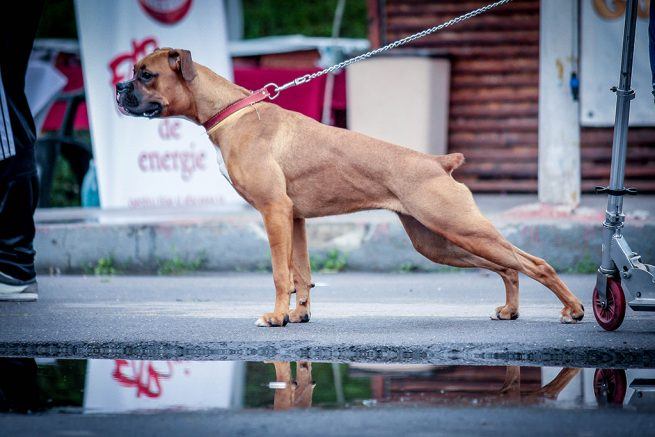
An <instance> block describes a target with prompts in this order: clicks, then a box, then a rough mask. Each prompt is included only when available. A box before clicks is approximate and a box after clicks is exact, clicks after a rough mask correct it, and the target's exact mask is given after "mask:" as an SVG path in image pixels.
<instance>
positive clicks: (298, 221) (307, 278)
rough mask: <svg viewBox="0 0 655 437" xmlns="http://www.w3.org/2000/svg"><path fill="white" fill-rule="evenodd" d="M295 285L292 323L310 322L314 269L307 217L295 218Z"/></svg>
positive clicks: (293, 256) (290, 319)
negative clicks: (312, 267) (310, 294)
mask: <svg viewBox="0 0 655 437" xmlns="http://www.w3.org/2000/svg"><path fill="white" fill-rule="evenodd" d="M291 263H292V264H293V283H294V284H293V285H294V287H295V289H296V309H294V310H293V311H291V314H290V315H289V321H290V322H291V323H304V322H309V318H310V317H311V312H310V308H309V290H310V289H311V288H312V286H313V285H312V277H311V276H312V270H311V267H310V265H309V253H308V252H307V233H306V231H305V219H303V218H295V219H293V255H292V256H291Z"/></svg>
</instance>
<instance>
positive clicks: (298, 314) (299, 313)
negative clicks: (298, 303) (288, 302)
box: [289, 308, 312, 323]
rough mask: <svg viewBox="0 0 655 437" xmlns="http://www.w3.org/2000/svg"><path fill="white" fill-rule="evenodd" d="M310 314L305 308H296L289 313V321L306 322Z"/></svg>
mask: <svg viewBox="0 0 655 437" xmlns="http://www.w3.org/2000/svg"><path fill="white" fill-rule="evenodd" d="M311 316H312V314H311V313H310V312H309V311H307V310H306V309H305V308H296V309H295V310H293V311H291V313H290V314H289V322H291V323H307V322H309V318H310V317H311Z"/></svg>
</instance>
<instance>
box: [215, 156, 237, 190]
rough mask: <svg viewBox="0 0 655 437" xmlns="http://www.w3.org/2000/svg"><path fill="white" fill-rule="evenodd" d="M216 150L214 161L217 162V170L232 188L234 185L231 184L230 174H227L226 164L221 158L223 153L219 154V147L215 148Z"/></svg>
mask: <svg viewBox="0 0 655 437" xmlns="http://www.w3.org/2000/svg"><path fill="white" fill-rule="evenodd" d="M215 148H216V161H217V162H218V168H219V170H220V171H221V174H222V175H223V177H225V179H227V181H228V182H229V183H230V185H232V186H233V187H234V184H233V183H232V179H230V174H229V173H228V172H227V163H226V162H225V158H224V157H223V153H221V148H220V147H215Z"/></svg>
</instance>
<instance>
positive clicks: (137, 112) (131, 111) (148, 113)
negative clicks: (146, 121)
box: [117, 101, 164, 118]
mask: <svg viewBox="0 0 655 437" xmlns="http://www.w3.org/2000/svg"><path fill="white" fill-rule="evenodd" d="M117 106H118V110H119V111H120V112H121V114H123V115H132V116H136V117H146V118H154V117H157V116H159V115H161V113H162V111H163V109H164V107H163V105H162V104H161V103H159V102H150V103H148V104H147V105H146V106H145V107H143V108H130V107H129V106H125V105H123V104H122V103H121V102H120V101H118V102H117Z"/></svg>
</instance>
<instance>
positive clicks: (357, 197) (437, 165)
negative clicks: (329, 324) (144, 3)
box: [116, 48, 584, 326]
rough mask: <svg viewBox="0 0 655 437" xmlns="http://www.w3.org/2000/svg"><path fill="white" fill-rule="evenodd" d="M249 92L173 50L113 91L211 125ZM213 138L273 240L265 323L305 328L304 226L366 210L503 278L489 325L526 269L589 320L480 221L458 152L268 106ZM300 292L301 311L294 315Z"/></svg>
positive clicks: (538, 264)
mask: <svg viewBox="0 0 655 437" xmlns="http://www.w3.org/2000/svg"><path fill="white" fill-rule="evenodd" d="M250 95H251V93H250V92H249V91H248V90H246V89H244V88H242V87H240V86H237V85H235V84H233V83H231V82H229V81H228V80H226V79H224V78H223V77H221V76H219V75H217V74H216V73H214V72H212V71H211V70H210V69H208V68H207V67H204V66H202V65H200V64H197V63H195V62H193V60H192V59H191V53H189V52H188V51H187V50H180V49H170V48H163V49H158V50H156V51H155V52H153V53H151V54H150V55H148V56H146V57H145V58H143V59H142V60H141V61H140V62H138V63H137V64H136V66H135V67H134V77H133V78H132V79H131V80H128V81H125V82H122V83H119V84H118V85H117V86H116V101H117V104H118V107H119V109H120V110H121V111H122V112H123V113H126V114H129V115H134V116H141V117H148V118H154V117H183V118H186V119H189V120H191V121H193V122H195V123H197V124H203V125H205V126H206V127H208V126H207V123H208V121H211V120H213V119H215V116H216V115H217V113H219V111H221V110H224V109H225V108H227V107H229V106H230V105H232V104H234V103H235V102H240V101H242V99H244V98H246V97H248V96H250ZM390 104H393V102H390ZM210 124H211V123H210ZM208 129H209V130H208V134H209V137H210V139H211V141H212V142H213V143H214V144H215V145H216V147H218V148H219V149H220V153H221V154H222V156H223V159H224V160H225V163H226V167H227V172H228V174H229V177H230V179H231V182H232V185H233V186H234V188H235V189H236V190H237V192H238V193H239V194H240V195H241V196H242V197H243V198H244V199H245V200H246V201H247V202H248V203H249V204H250V205H252V206H253V207H254V208H256V209H257V210H258V211H259V212H260V213H261V215H262V218H263V221H264V227H265V229H266V233H267V235H268V241H269V244H270V249H271V260H272V265H273V281H274V284H275V307H274V309H273V311H272V312H270V313H266V314H264V315H262V316H261V317H260V318H259V319H258V320H257V322H256V324H257V325H259V326H284V325H286V324H287V322H292V323H298V322H307V321H309V318H310V299H309V292H310V289H311V288H312V286H313V284H312V281H311V271H310V266H309V256H308V253H307V237H306V234H305V219H308V218H311V217H320V216H327V215H334V214H343V213H348V212H353V211H361V210H367V209H387V210H391V211H394V212H395V213H396V214H398V217H399V218H400V221H401V222H402V224H403V226H404V228H405V230H406V231H407V234H408V235H409V238H410V240H411V241H412V244H413V245H414V247H415V248H416V250H417V251H418V252H419V253H421V254H422V255H423V256H425V257H427V258H428V259H430V260H432V261H434V262H437V263H441V264H448V265H451V266H456V267H479V268H484V269H489V270H492V271H494V272H496V273H498V274H499V275H500V277H501V278H502V280H503V282H504V284H505V293H506V301H505V305H502V306H500V307H498V308H496V310H495V312H494V314H493V316H492V318H495V319H499V320H513V319H516V318H517V317H518V315H519V289H518V272H523V273H525V274H526V275H528V276H529V277H531V278H533V279H535V280H537V281H539V282H541V283H542V284H543V285H545V286H546V287H548V288H549V289H550V290H552V292H553V293H555V295H556V296H557V297H558V298H559V300H560V301H561V302H562V303H563V304H564V308H563V309H562V311H561V318H560V320H561V321H562V322H563V323H573V322H576V321H579V320H581V319H582V317H583V316H584V307H583V306H582V304H581V302H580V300H578V298H576V297H575V296H574V295H573V293H571V291H570V290H569V289H568V288H567V286H566V285H565V284H564V282H562V280H561V279H560V278H559V277H558V275H557V274H556V273H555V270H553V268H552V267H551V266H550V265H549V264H548V263H546V262H545V261H544V260H543V259H541V258H537V257H536V256H533V255H530V254H528V253H526V252H524V251H522V250H520V249H518V248H516V247H514V246H513V245H512V244H511V243H509V242H508V241H507V240H506V239H505V238H504V237H503V236H502V235H501V234H500V232H498V230H496V228H495V227H494V226H493V225H492V224H491V222H490V221H489V220H488V219H487V218H485V217H484V216H483V215H482V214H481V213H480V211H479V210H478V208H477V206H476V204H475V202H474V200H473V196H472V195H471V192H470V190H469V189H468V188H467V187H466V186H465V185H463V184H461V183H459V182H457V181H456V180H455V179H454V178H453V176H452V172H453V170H455V169H456V168H457V167H459V166H460V165H461V164H462V163H463V162H464V157H463V155H462V154H461V153H451V154H448V155H444V156H433V155H427V154H424V153H419V152H416V151H414V150H410V149H407V148H404V147H401V146H396V145H394V144H389V143H386V142H384V141H380V140H376V139H374V138H370V137H368V136H366V135H362V134H360V133H357V132H353V131H349V130H345V129H338V128H335V127H331V126H326V125H324V124H321V123H319V122H317V121H314V120H312V119H310V118H308V117H305V116H303V115H301V114H299V113H297V112H293V111H287V110H285V109H282V108H280V107H279V106H277V105H274V104H272V103H268V102H265V101H261V102H259V103H255V104H250V105H247V106H245V107H244V108H242V109H240V110H238V111H236V112H234V113H233V114H232V115H230V116H228V117H227V118H225V119H224V120H222V121H221V122H220V123H219V124H217V125H212V126H209V127H208ZM294 292H296V308H295V309H294V310H293V311H290V310H289V305H290V296H291V294H292V293H294Z"/></svg>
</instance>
